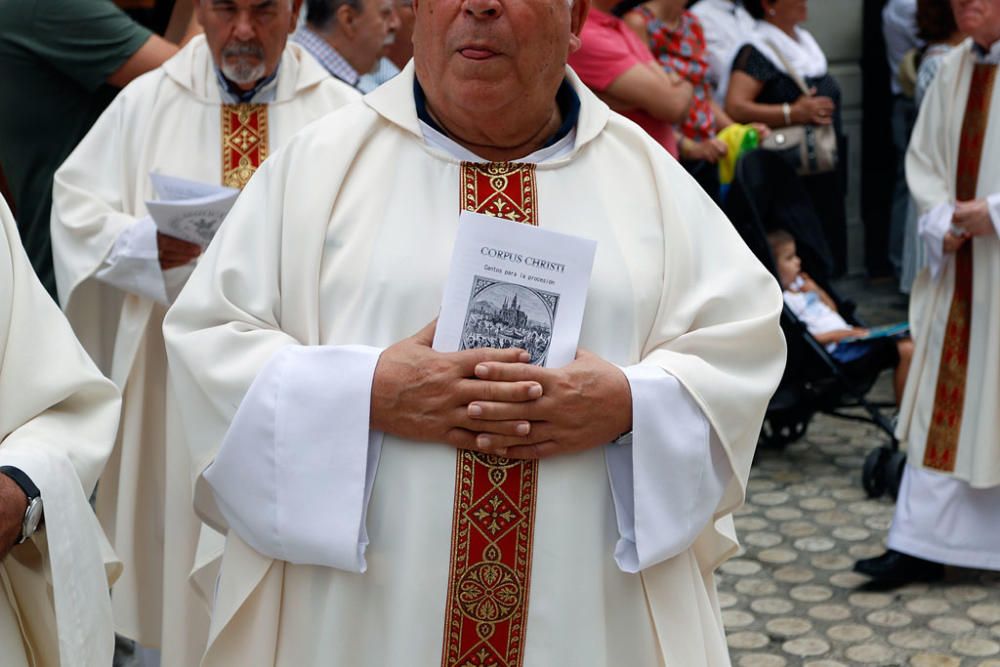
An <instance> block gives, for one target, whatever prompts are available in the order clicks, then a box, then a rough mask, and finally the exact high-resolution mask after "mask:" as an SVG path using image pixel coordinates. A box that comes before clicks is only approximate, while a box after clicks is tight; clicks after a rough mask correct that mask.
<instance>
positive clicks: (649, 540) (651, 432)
mask: <svg viewBox="0 0 1000 667" xmlns="http://www.w3.org/2000/svg"><path fill="white" fill-rule="evenodd" d="M622 370H623V371H624V373H625V376H626V377H627V378H628V381H629V386H630V387H631V389H632V436H631V442H629V441H628V440H629V439H628V438H625V439H624V442H620V443H614V444H610V445H607V446H606V447H605V459H606V461H607V466H608V476H609V478H610V480H611V493H612V497H613V499H614V504H615V514H616V516H617V520H618V533H619V539H618V543H617V544H616V545H615V562H616V563H617V564H618V567H619V568H620V569H621V570H622V571H623V572H629V573H635V572H639V571H640V570H644V569H646V568H648V567H651V566H653V565H656V564H657V563H661V562H663V561H665V560H667V559H669V558H672V557H674V556H676V555H678V554H680V553H682V552H684V551H685V550H687V549H688V548H690V546H691V545H692V544H694V541H695V539H696V538H697V537H698V535H699V534H700V533H701V532H702V530H704V528H705V527H706V526H707V525H708V523H709V521H711V520H712V517H713V515H714V513H715V509H716V507H718V505H719V502H720V501H721V500H722V494H723V492H724V491H725V489H726V486H727V485H728V483H729V481H730V479H731V478H732V476H733V471H732V468H731V466H730V464H729V460H728V458H727V457H726V453H725V450H724V449H723V448H722V444H721V443H720V442H719V439H718V437H717V436H716V435H715V431H714V430H713V429H712V426H711V424H710V423H709V421H708V419H707V418H706V417H705V414H704V413H703V412H702V411H701V408H699V407H698V404H697V403H695V401H694V399H693V398H692V397H691V395H690V394H689V393H688V392H687V390H686V389H684V387H683V386H681V384H680V382H678V381H677V379H676V378H674V377H673V376H672V375H670V374H668V373H667V372H666V371H664V370H663V369H662V368H658V367H655V366H647V365H637V366H629V367H627V368H623V369H622Z"/></svg>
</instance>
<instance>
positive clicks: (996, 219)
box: [986, 192, 1000, 236]
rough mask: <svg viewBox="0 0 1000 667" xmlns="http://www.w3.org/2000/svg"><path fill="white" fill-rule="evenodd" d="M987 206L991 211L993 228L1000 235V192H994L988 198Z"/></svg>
mask: <svg viewBox="0 0 1000 667" xmlns="http://www.w3.org/2000/svg"><path fill="white" fill-rule="evenodd" d="M986 208H987V210H989V212H990V221H991V222H992V223H993V229H995V230H997V236H1000V192H994V193H993V194H991V195H990V196H988V197H987V198H986Z"/></svg>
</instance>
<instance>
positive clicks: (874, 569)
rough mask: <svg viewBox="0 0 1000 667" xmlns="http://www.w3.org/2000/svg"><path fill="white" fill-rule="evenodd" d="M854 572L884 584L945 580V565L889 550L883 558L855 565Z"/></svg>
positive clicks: (867, 560)
mask: <svg viewBox="0 0 1000 667" xmlns="http://www.w3.org/2000/svg"><path fill="white" fill-rule="evenodd" d="M854 571H855V572H857V573H859V574H864V575H866V576H869V577H871V578H872V579H874V580H876V581H879V582H882V583H893V584H908V583H910V582H911V581H938V580H939V579H943V578H944V565H941V563H934V562H932V561H929V560H924V559H923V558H917V557H915V556H908V555H906V554H904V553H900V552H898V551H893V550H892V549H889V550H888V551H886V552H885V553H884V554H882V555H881V556H876V557H875V558H865V559H864V560H859V561H857V562H856V563H855V564H854Z"/></svg>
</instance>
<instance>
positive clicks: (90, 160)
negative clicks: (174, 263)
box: [51, 93, 186, 308]
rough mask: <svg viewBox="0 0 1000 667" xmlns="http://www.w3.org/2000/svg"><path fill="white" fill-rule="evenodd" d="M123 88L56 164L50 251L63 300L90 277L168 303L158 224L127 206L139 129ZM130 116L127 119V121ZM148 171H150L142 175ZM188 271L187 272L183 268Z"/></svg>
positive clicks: (136, 114) (131, 194) (134, 185)
mask: <svg viewBox="0 0 1000 667" xmlns="http://www.w3.org/2000/svg"><path fill="white" fill-rule="evenodd" d="M130 104H133V101H132V99H131V97H130V96H128V95H127V93H123V94H122V95H120V96H119V98H116V100H115V101H114V102H112V104H111V105H110V106H109V107H108V108H107V109H106V110H105V112H104V113H103V114H102V115H101V117H100V118H98V120H97V122H96V123H94V126H93V127H92V128H91V129H90V131H89V132H88V133H87V136H85V137H84V138H83V141H81V142H80V144H79V145H78V146H77V147H76V149H75V150H74V151H73V152H72V153H71V154H70V156H69V157H68V158H67V159H66V161H65V162H64V163H63V164H62V166H61V167H59V169H58V170H57V171H56V173H55V178H54V182H53V189H52V224H51V227H52V253H53V259H54V262H55V268H56V283H57V286H58V288H59V300H60V302H61V303H62V305H63V307H64V308H68V307H69V303H70V301H71V299H72V297H73V294H74V292H75V291H76V289H77V288H78V287H79V286H80V285H81V284H82V283H84V282H85V281H87V280H88V279H90V278H96V279H98V280H100V281H101V282H103V283H106V284H108V285H111V286H113V287H116V288H118V289H120V290H122V291H124V292H129V293H132V294H137V295H139V296H142V297H145V298H148V299H151V300H153V301H156V302H159V303H163V304H165V303H168V302H169V298H168V286H167V285H166V284H165V282H164V273H163V272H162V271H161V270H160V264H159V251H158V247H157V240H156V226H155V224H154V223H153V221H152V219H151V218H149V217H148V216H144V217H136V216H133V215H130V214H129V213H126V211H127V210H128V207H127V205H126V202H128V201H131V200H132V199H133V198H134V196H135V194H134V192H132V190H133V189H134V188H137V187H141V185H142V184H141V183H135V182H132V181H133V180H134V178H133V176H134V175H133V174H130V173H128V167H127V165H126V164H125V163H124V162H123V161H124V159H125V155H126V153H128V151H127V150H126V145H127V144H128V142H129V141H130V140H132V139H133V137H132V135H133V134H142V132H141V128H137V127H134V120H135V119H136V118H142V114H141V113H140V112H137V111H136V110H131V109H129V105H130ZM128 119H133V123H132V124H131V125H130V124H129V123H128V122H127V121H128ZM144 177H145V178H148V176H145V175H144ZM185 277H186V276H185Z"/></svg>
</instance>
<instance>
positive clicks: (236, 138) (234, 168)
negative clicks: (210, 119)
mask: <svg viewBox="0 0 1000 667" xmlns="http://www.w3.org/2000/svg"><path fill="white" fill-rule="evenodd" d="M267 136H268V132H267V105H266V104H223V105H222V184H223V185H225V186H227V187H230V188H237V189H239V190H242V189H243V187H244V186H245V185H246V184H247V182H249V180H250V177H251V176H253V175H254V172H256V171H257V169H258V168H259V167H260V165H261V164H262V163H263V162H264V160H265V159H267V144H268V142H267Z"/></svg>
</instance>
